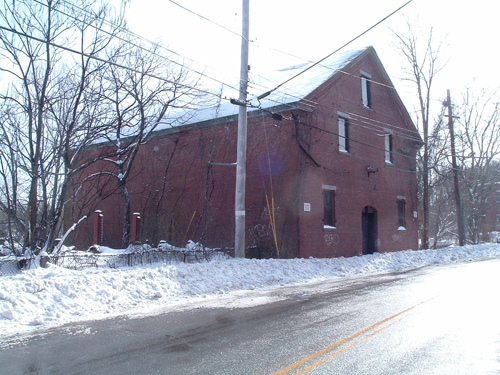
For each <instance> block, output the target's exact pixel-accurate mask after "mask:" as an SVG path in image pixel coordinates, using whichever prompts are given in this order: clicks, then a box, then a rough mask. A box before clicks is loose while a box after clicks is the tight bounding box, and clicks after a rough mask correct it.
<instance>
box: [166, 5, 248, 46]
mask: <svg viewBox="0 0 500 375" xmlns="http://www.w3.org/2000/svg"><path fill="white" fill-rule="evenodd" d="M168 1H170V2H171V3H172V4H174V5H177V6H178V7H179V8H181V9H184V10H185V11H187V12H189V13H191V14H194V15H195V16H197V17H200V18H202V19H204V20H205V21H208V22H210V23H212V24H214V25H216V26H218V27H220V28H221V29H224V30H226V31H229V32H230V33H231V34H234V35H236V36H238V37H240V38H241V39H244V40H246V41H247V42H251V41H250V40H248V38H246V37H244V36H243V35H241V34H239V33H237V32H236V31H233V30H231V29H229V28H227V27H226V26H223V25H221V24H220V23H217V22H215V21H213V20H211V19H210V18H208V17H205V16H202V15H201V14H199V13H196V12H195V11H192V10H191V9H188V8H186V7H185V6H183V5H180V4H179V3H176V2H175V1H173V0H168Z"/></svg>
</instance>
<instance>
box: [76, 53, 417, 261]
mask: <svg viewBox="0 0 500 375" xmlns="http://www.w3.org/2000/svg"><path fill="white" fill-rule="evenodd" d="M305 68H306V66H299V67H292V68H289V69H284V70H282V71H279V72H276V74H277V75H278V77H277V78H275V81H273V82H272V83H269V82H266V81H262V82H266V83H265V85H266V87H267V90H269V89H270V88H271V87H276V85H278V84H280V83H283V82H285V81H286V80H287V79H288V78H290V77H293V76H295V75H296V74H297V73H299V72H301V71H303V70H304V69H305ZM257 78H258V77H254V78H253V81H252V84H253V87H254V90H256V89H255V87H259V86H258V85H259V84H260V83H262V82H259V81H258V79H257ZM262 84H263V85H264V83H262ZM267 90H266V89H263V90H262V92H265V91H267ZM258 94H261V92H258V93H257V95H258ZM251 103H252V104H253V107H259V108H249V112H248V146H247V147H248V152H247V185H246V186H247V187H246V244H247V256H250V257H270V256H272V257H276V256H277V253H278V251H279V256H280V257H310V256H313V257H336V256H354V255H360V254H363V253H372V252H375V251H381V252H385V251H397V250H402V249H417V247H418V222H417V214H416V212H417V195H416V190H417V181H416V172H415V164H416V162H415V156H416V151H417V149H418V148H419V147H420V145H421V138H420V136H419V135H418V132H417V130H416V128H415V126H414V124H413V123H412V121H411V119H410V117H409V115H408V113H407V111H406V109H405V107H404V105H403V103H402V101H401V99H400V97H399V96H398V94H397V92H396V91H395V89H394V88H393V85H392V83H391V80H390V79H389V76H388V75H387V73H386V71H385V70H384V67H383V66H382V64H381V62H380V60H379V58H378V56H377V54H376V52H375V50H374V49H373V48H371V47H370V48H366V49H363V50H358V51H354V52H347V53H343V54H340V55H336V56H334V57H333V58H332V59H330V61H328V60H327V61H324V62H323V63H322V64H320V65H317V66H314V67H313V68H311V69H309V70H308V71H306V72H305V73H303V74H301V75H299V76H297V77H296V78H294V79H292V80H290V81H289V82H287V83H286V84H284V85H283V86H280V88H279V89H278V90H276V91H274V92H273V93H272V94H271V95H269V96H268V97H266V98H265V99H262V100H261V101H260V102H258V101H257V100H256V99H254V100H252V101H251ZM259 104H260V106H259ZM225 110H226V111H230V112H224V111H225ZM237 112H238V108H237V107H236V106H233V105H230V104H229V103H228V104H227V105H225V106H224V107H223V108H221V109H220V111H219V116H218V117H217V118H214V117H215V116H213V117H210V116H207V115H206V114H205V115H204V114H199V117H198V118H199V119H200V120H193V121H192V122H191V123H190V124H188V125H184V126H179V127H175V128H168V129H163V130H159V131H157V132H156V133H155V136H154V137H153V138H152V139H151V140H150V141H149V142H148V143H147V145H145V146H144V147H143V148H142V150H141V151H140V155H139V156H140V157H139V159H138V161H137V163H136V165H135V167H134V171H133V173H132V175H133V176H135V177H134V178H133V179H132V180H131V181H130V184H129V186H128V188H129V191H130V195H131V203H132V212H137V213H140V215H141V228H140V240H141V241H145V240H149V241H150V242H151V243H158V241H160V240H166V241H167V242H168V243H171V244H173V245H178V246H183V245H185V244H186V242H187V241H188V240H193V241H196V242H201V243H203V244H204V245H205V246H207V247H227V248H232V247H234V190H235V188H234V186H235V172H236V171H235V167H233V166H223V165H219V164H214V163H234V162H235V161H236V138H237ZM206 118H211V119H208V120H207V119H206ZM103 148H105V146H103ZM99 168H100V167H99V165H95V166H94V171H95V170H98V169H99ZM92 172H93V171H92V170H90V171H88V172H87V173H89V174H90V173H92ZM86 186H87V187H86V189H87V190H88V191H87V194H85V196H87V197H88V196H98V195H99V189H101V188H102V186H108V188H109V185H106V184H105V183H104V182H103V181H100V182H99V184H97V183H94V184H88V185H86ZM111 190H112V189H111ZM111 190H110V191H111ZM273 202H274V204H273ZM73 203H74V204H73V206H72V207H71V208H68V209H67V211H66V214H67V215H68V217H70V216H71V215H73V216H74V218H77V217H78V212H80V211H81V209H82V207H83V206H85V203H84V202H83V200H79V201H77V202H73ZM93 204H94V206H95V208H97V209H99V210H101V211H102V215H103V231H102V237H103V238H102V240H103V242H104V243H105V244H107V245H109V246H113V247H118V246H119V245H120V239H121V222H120V218H121V217H122V210H123V209H122V208H121V204H120V200H119V195H118V194H116V195H111V196H110V197H108V198H106V199H105V200H103V201H98V202H97V203H96V201H93ZM273 218H274V220H273ZM68 222H69V221H68ZM93 226H94V223H93V219H89V220H87V222H86V223H84V224H82V225H81V226H80V227H79V228H78V230H77V231H76V233H75V234H74V236H73V237H72V240H71V241H72V242H73V243H74V244H77V245H79V246H88V245H90V244H91V243H92V242H93V233H94V232H93Z"/></svg>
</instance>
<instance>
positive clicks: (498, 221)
mask: <svg viewBox="0 0 500 375" xmlns="http://www.w3.org/2000/svg"><path fill="white" fill-rule="evenodd" d="M497 227H500V215H497Z"/></svg>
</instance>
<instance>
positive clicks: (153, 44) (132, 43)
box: [34, 0, 239, 91]
mask: <svg viewBox="0 0 500 375" xmlns="http://www.w3.org/2000/svg"><path fill="white" fill-rule="evenodd" d="M34 1H35V2H36V3H38V4H40V5H42V6H45V7H48V5H47V4H44V3H42V2H41V1H39V0H34ZM61 2H62V3H64V4H66V5H67V6H68V7H72V8H75V9H78V10H79V11H81V12H85V13H87V14H90V15H92V16H94V17H95V16H96V15H95V14H92V13H91V12H90V11H89V10H88V9H85V8H81V7H79V6H77V5H75V4H71V3H69V2H68V1H66V0H62V1H61ZM54 11H56V12H58V13H60V14H62V15H64V16H66V17H70V18H72V19H74V20H75V21H78V22H81V23H83V24H85V25H87V26H90V27H92V28H94V29H96V30H98V31H102V32H104V33H106V34H107V35H109V36H112V37H114V38H117V39H119V40H120V41H122V42H124V43H127V44H130V45H132V46H133V47H136V48H139V49H141V50H143V51H146V52H148V53H150V54H152V55H155V56H157V57H160V58H162V59H164V60H166V61H168V62H171V63H173V64H175V65H179V66H180V67H182V68H183V69H187V70H189V71H192V72H193V73H196V74H198V75H200V76H201V77H205V78H208V79H209V80H212V81H214V82H216V83H218V84H221V85H222V86H226V87H228V88H231V89H233V90H236V91H238V90H239V89H238V88H237V87H235V86H231V85H229V84H227V83H225V82H223V81H220V80H219V79H217V78H214V77H212V76H209V75H207V74H205V73H203V72H200V71H198V70H195V69H193V68H192V67H191V66H186V65H184V64H183V63H180V62H178V61H176V60H173V59H170V58H168V57H167V56H164V55H160V54H158V53H157V52H156V51H153V50H150V49H148V48H146V47H144V46H143V45H140V44H137V43H135V42H133V41H132V40H129V39H124V38H122V37H120V36H119V35H117V34H112V33H111V32H109V31H106V30H104V29H102V28H100V27H97V26H95V25H93V24H91V23H88V22H84V21H83V20H81V19H79V18H77V17H75V16H72V15H70V14H68V13H66V12H63V11H62V10H61V9H59V8H54ZM104 22H105V23H106V24H107V25H108V26H110V27H118V28H119V29H120V30H121V31H123V32H125V33H127V34H129V35H131V36H133V37H134V38H136V39H139V40H143V41H145V42H147V43H149V44H151V45H152V46H154V47H157V48H160V49H162V50H165V51H167V52H168V53H171V54H173V55H176V56H178V57H180V58H182V59H183V60H189V61H191V62H193V63H196V61H195V60H193V59H190V58H188V57H186V56H182V55H181V54H179V53H177V52H175V51H173V50H171V49H169V48H167V47H165V46H163V45H162V44H160V43H157V42H153V41H151V40H149V39H147V38H145V37H143V36H141V35H138V34H136V33H134V32H132V31H131V30H129V29H127V28H125V27H123V26H121V25H117V24H115V23H113V22H110V21H107V20H105V21H104Z"/></svg>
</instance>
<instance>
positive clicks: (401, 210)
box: [398, 195, 406, 230]
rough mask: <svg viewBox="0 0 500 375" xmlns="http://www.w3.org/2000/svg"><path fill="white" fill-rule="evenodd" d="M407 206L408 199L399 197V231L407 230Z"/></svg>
mask: <svg viewBox="0 0 500 375" xmlns="http://www.w3.org/2000/svg"><path fill="white" fill-rule="evenodd" d="M405 206H406V198H405V197H402V196H399V195H398V226H399V228H398V230H405V228H406V221H405Z"/></svg>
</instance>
